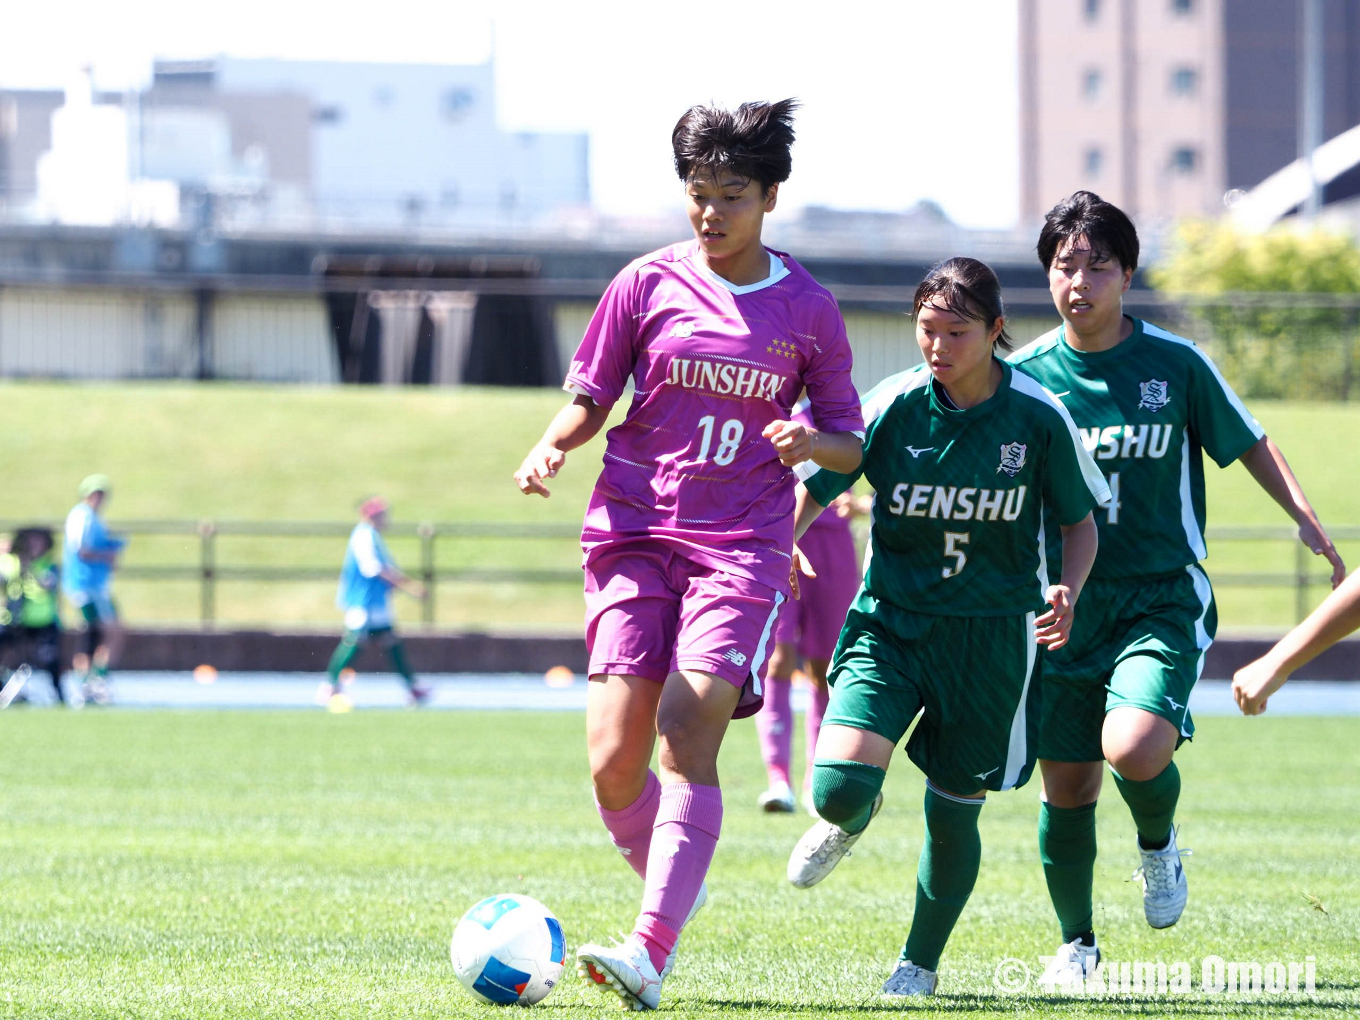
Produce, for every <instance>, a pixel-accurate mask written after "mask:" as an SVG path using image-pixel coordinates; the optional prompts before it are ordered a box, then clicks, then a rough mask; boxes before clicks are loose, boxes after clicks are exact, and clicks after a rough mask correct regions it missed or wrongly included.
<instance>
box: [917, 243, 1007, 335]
mask: <svg viewBox="0 0 1360 1020" xmlns="http://www.w3.org/2000/svg"><path fill="white" fill-rule="evenodd" d="M927 304H930V305H934V306H935V307H936V308H943V309H944V310H945V311H948V312H953V313H954V314H955V315H957V316H959V317H960V318H964V319H974V320H976V321H977V322H981V323H985V324H986V326H987V328H988V329H991V328H992V326H994V325H995V324H996V320H997V319H1000V320H1001V332H1000V333H998V334H997V337H996V346H998V347H1000V348H1001V349H1002V350H1003V351H1009V350H1012V349H1013V348H1014V346H1015V345H1014V343H1013V342H1012V341H1011V335H1010V334H1009V333H1007V332H1006V308H1005V306H1004V305H1003V304H1002V303H1001V281H1000V280H998V279H997V278H996V273H994V272H992V267H991V266H989V265H987V263H985V262H979V261H978V260H977V259H970V258H967V257H963V256H960V257H958V258H952V259H945V260H944V261H943V262H936V263H935V264H934V265H933V266H931V267H930V272H928V273H926V278H925V279H924V280H922V281H921V282H920V283H919V284H918V285H917V287H916V295H915V296H914V297H913V298H912V299H911V314H912V315H915V314H916V313H917V312H919V311H920V310H921V308H922V306H924V305H927Z"/></svg>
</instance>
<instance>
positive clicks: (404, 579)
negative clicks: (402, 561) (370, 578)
mask: <svg viewBox="0 0 1360 1020" xmlns="http://www.w3.org/2000/svg"><path fill="white" fill-rule="evenodd" d="M379 573H381V574H382V578H383V580H385V581H386V582H387V583H388V584H390V585H392V587H394V588H400V589H401V590H402V591H404V592H406V594H407V595H410V596H411V597H412V598H414V599H423V598H424V597H425V595H426V591H425V586H424V585H423V584H421V583H420V582H419V581H417V580H415V579H414V578H412V577H409V576H407V575H406V574H404V573H402V572H401V571H400V570H398V569H397V568H396V567H393V566H390V565H385V566H384V567H383V568H382V570H381V571H380V572H379Z"/></svg>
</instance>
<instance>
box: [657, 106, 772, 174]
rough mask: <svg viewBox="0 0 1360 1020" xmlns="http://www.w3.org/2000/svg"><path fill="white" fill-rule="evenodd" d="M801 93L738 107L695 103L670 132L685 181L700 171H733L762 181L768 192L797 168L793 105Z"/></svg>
mask: <svg viewBox="0 0 1360 1020" xmlns="http://www.w3.org/2000/svg"><path fill="white" fill-rule="evenodd" d="M796 109H798V101H797V100H796V99H782V100H780V101H779V102H777V103H742V104H741V105H740V106H738V107H737V108H736V109H735V110H724V109H721V108H720V107H716V106H691V107H690V108H689V109H688V110H686V111H685V115H684V116H683V117H681V118H680V119H679V120H678V121H676V124H675V130H674V131H672V132H671V149H672V150H673V151H674V153H675V172H676V173H677V174H679V175H680V179H681V180H682V181H688V180H690V179H691V178H692V177H694V175H695V174H697V173H700V172H703V171H710V172H717V171H730V172H731V173H734V174H736V175H737V176H738V177H742V178H745V179H746V180H749V181H759V182H760V187H761V190H762V191H764V192H769V190H770V186H771V185H772V184H782V183H783V182H784V181H786V180H788V179H789V173H790V172H791V171H792V170H793V157H792V156H791V155H790V153H789V149H791V148H792V147H793V111H794V110H796Z"/></svg>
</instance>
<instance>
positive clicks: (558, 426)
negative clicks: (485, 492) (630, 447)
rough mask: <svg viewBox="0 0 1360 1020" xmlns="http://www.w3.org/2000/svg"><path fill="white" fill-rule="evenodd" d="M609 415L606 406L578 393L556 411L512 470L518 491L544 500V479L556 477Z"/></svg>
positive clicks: (545, 496)
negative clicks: (538, 496)
mask: <svg viewBox="0 0 1360 1020" xmlns="http://www.w3.org/2000/svg"><path fill="white" fill-rule="evenodd" d="M608 418H609V408H607V407H601V406H600V405H599V404H597V403H595V401H593V400H591V399H590V398H589V397H580V396H578V397H577V398H576V399H575V400H573V401H572V402H571V403H570V404H568V405H567V406H566V407H564V408H562V410H560V411H558V412H557V415H556V416H555V417H554V418H553V420H552V422H551V423H550V424H549V425H548V429H547V431H546V432H544V433H543V438H542V439H540V440H539V441H538V443H537V444H535V446H534V448H533V449H532V450H530V451H529V455H528V456H527V457H525V458H524V463H523V464H521V465H520V466H519V470H518V471H516V472H515V484H516V485H518V486H519V491H520V492H522V493H524V494H525V495H526V496H528V495H531V494H532V493H538V494H539V495H540V496H542V497H544V498H545V499H546V498H547V497H548V496H551V495H552V493H551V492H549V491H548V487H547V486H546V485H544V484H543V480H544V479H546V478H554V477H556V475H557V472H558V471H560V470H562V465H563V464H564V463H566V460H567V454H568V453H569V452H571V451H572V450H574V449H576V448H577V447H578V446H584V445H585V444H586V443H588V442H590V441H591V440H592V439H594V438H595V436H596V435H597V434H598V433H599V431H600V429H602V428H603V427H604V423H605V421H606V420H607V419H608Z"/></svg>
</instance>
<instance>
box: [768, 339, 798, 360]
mask: <svg viewBox="0 0 1360 1020" xmlns="http://www.w3.org/2000/svg"><path fill="white" fill-rule="evenodd" d="M765 350H767V351H769V352H770V353H771V354H776V355H778V356H779V357H781V358H796V357H798V345H797V344H796V343H794V342H793V341H792V340H771V341H770V344H769V346H768V347H766V348H765Z"/></svg>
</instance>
